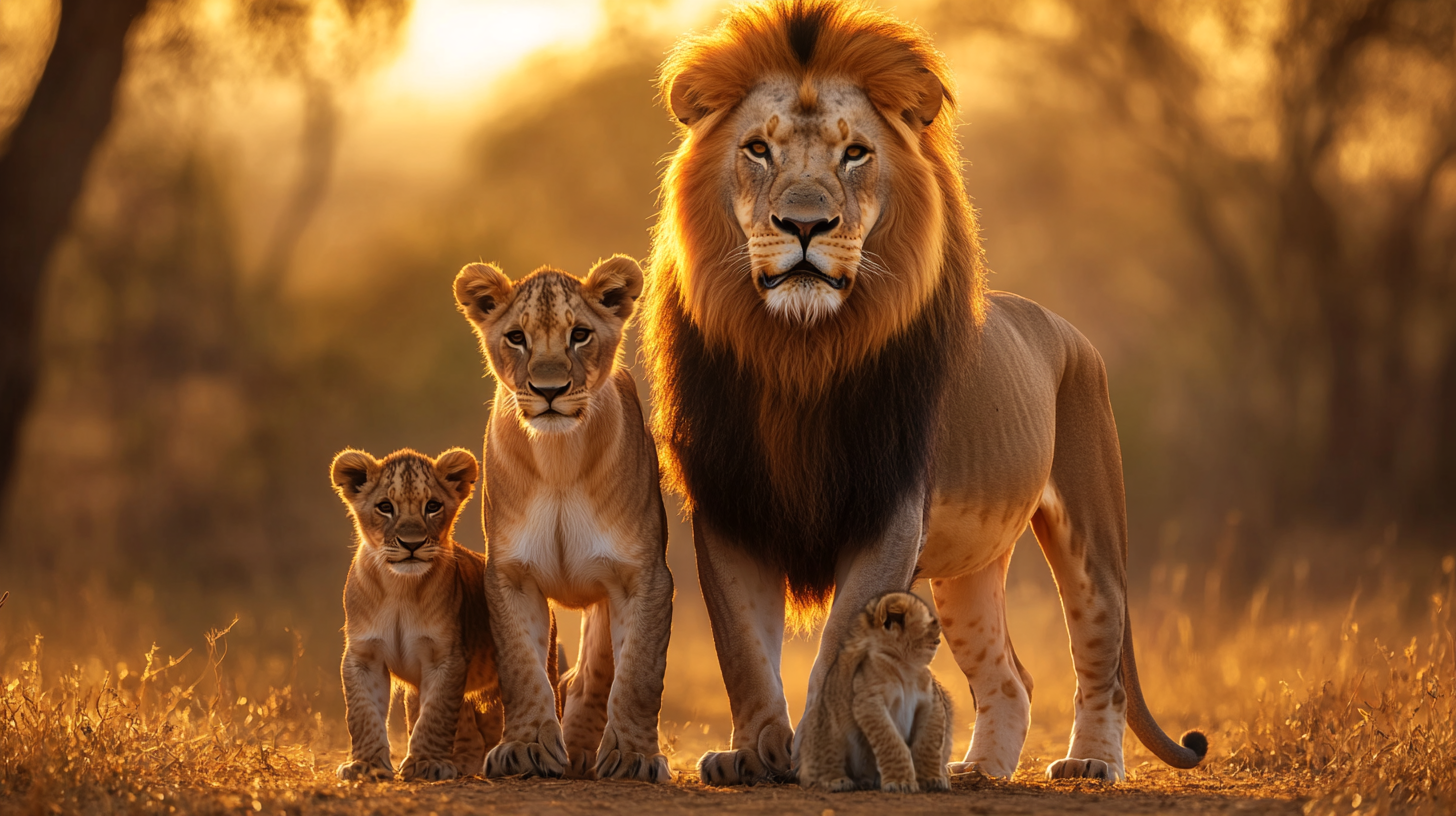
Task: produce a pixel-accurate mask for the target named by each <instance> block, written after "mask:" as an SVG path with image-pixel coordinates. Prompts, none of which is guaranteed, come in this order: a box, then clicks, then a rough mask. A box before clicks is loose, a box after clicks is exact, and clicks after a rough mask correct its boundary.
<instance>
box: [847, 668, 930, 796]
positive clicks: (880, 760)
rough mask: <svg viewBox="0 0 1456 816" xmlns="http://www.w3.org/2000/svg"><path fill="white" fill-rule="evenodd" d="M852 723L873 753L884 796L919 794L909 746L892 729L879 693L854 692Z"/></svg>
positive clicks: (865, 689)
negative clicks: (856, 726) (857, 727)
mask: <svg viewBox="0 0 1456 816" xmlns="http://www.w3.org/2000/svg"><path fill="white" fill-rule="evenodd" d="M856 686H858V684H856ZM854 722H855V724H856V725H858V726H859V730H860V732H861V733H863V734H864V736H865V741H866V742H868V743H869V744H870V750H872V751H874V754H875V764H876V765H877V766H878V767H879V769H880V790H882V791H884V792H886V793H914V792H916V791H918V790H919V789H920V788H919V786H918V785H917V784H916V783H915V761H914V760H913V759H912V758H911V756H910V746H908V745H906V744H905V740H904V739H903V738H901V736H900V730H899V729H898V728H896V727H895V721H894V720H893V719H892V718H891V717H890V711H889V709H887V708H886V707H885V698H884V695H883V694H882V693H880V691H879V689H872V688H856V689H855V695H854Z"/></svg>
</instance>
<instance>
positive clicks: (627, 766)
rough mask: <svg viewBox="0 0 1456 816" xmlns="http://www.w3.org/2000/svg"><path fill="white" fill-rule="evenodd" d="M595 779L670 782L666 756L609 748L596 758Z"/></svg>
mask: <svg viewBox="0 0 1456 816" xmlns="http://www.w3.org/2000/svg"><path fill="white" fill-rule="evenodd" d="M597 779H631V780H635V781H637V782H671V781H672V772H671V771H669V770H668V769H667V757H665V756H663V755H662V754H652V755H648V754H639V753H635V752H633V751H618V750H615V749H614V750H611V751H608V752H607V753H605V754H603V755H602V758H601V759H599V760H597Z"/></svg>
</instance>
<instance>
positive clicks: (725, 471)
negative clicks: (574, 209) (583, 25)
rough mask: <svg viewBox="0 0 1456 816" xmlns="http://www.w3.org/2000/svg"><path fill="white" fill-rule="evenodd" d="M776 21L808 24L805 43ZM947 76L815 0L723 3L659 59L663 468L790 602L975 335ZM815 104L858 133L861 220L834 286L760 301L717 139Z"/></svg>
mask: <svg viewBox="0 0 1456 816" xmlns="http://www.w3.org/2000/svg"><path fill="white" fill-rule="evenodd" d="M792 30H797V31H799V32H803V31H806V30H812V31H813V32H814V34H815V37H814V38H813V39H814V42H813V45H812V48H810V49H805V48H803V43H802V42H800V43H799V47H798V48H796V46H795V43H794V42H791V39H792V38H791V37H790V31H792ZM800 39H802V37H801V38H800ZM805 50H808V51H810V52H811V53H810V55H809V58H808V60H807V62H801V61H800V52H802V51H805ZM949 77H950V72H949V70H948V68H947V66H946V64H945V61H944V59H943V58H942V57H941V55H940V54H939V53H938V52H936V51H935V49H934V48H933V47H932V46H931V44H930V41H929V39H928V38H927V36H926V35H925V34H924V32H922V31H920V30H919V29H916V28H914V27H912V26H909V25H906V24H904V23H901V22H898V21H896V20H894V19H893V18H891V17H889V16H888V15H885V14H882V13H880V12H877V11H872V10H868V9H864V8H860V7H858V6H853V5H847V4H840V3H828V2H805V3H790V2H777V3H770V4H768V5H763V6H745V7H740V8H738V9H736V10H734V11H733V12H731V13H730V14H729V15H728V17H727V18H726V19H725V21H724V22H723V23H722V24H721V25H720V26H719V27H718V28H717V29H716V30H714V31H713V32H711V33H708V34H706V35H703V36H698V37H691V38H689V39H687V40H685V41H684V42H683V43H682V44H681V45H679V46H678V47H677V48H676V49H675V50H674V51H673V53H672V55H671V56H670V57H669V58H668V60H667V62H666V63H665V65H664V67H663V71H662V79H661V92H662V97H663V99H664V101H666V102H668V103H669V105H670V106H671V107H672V109H673V111H674V115H675V116H676V118H678V119H680V120H686V124H687V126H686V127H685V128H684V129H683V131H682V139H683V141H682V144H681V145H680V147H679V148H678V150H677V151H676V153H675V154H674V155H673V157H672V160H671V162H670V164H669V166H668V169H667V172H666V175H665V177H664V180H663V209H662V214H661V217H660V218H659V221H658V224H657V227H656V230H655V233H654V243H653V254H652V259H651V268H652V271H653V282H652V287H653V289H652V291H651V292H650V297H649V298H648V304H647V307H646V308H647V317H646V320H645V321H644V325H643V330H644V345H645V347H646V350H647V353H648V359H649V360H650V361H651V365H652V373H653V385H654V388H655V395H656V400H657V402H656V405H657V413H656V416H655V420H654V430H655V431H656V433H657V437H658V441H659V444H660V445H661V447H662V450H663V452H664V454H665V461H664V466H665V473H666V476H667V480H668V484H669V485H671V486H673V487H675V488H676V489H678V490H680V491H682V492H683V493H684V495H685V496H686V498H687V501H688V504H689V506H690V508H691V509H692V511H693V512H694V513H697V514H701V515H702V516H703V517H705V518H706V519H707V520H708V521H710V522H711V523H712V524H714V525H715V526H717V527H719V528H720V529H722V530H723V531H724V532H725V533H727V534H729V535H730V536H732V537H733V538H735V539H736V540H738V541H740V542H742V543H743V544H744V545H745V546H748V547H750V548H753V549H754V551H755V552H758V553H761V554H762V556H763V557H764V559H765V560H767V561H769V562H771V563H776V564H777V565H778V566H780V567H782V568H783V569H784V571H785V572H786V574H787V575H788V577H789V584H790V589H791V591H792V592H793V594H794V595H795V597H796V598H797V599H798V600H799V601H800V602H806V603H813V602H817V601H821V600H823V599H824V598H826V597H827V595H828V592H829V588H830V586H831V585H832V583H833V570H834V565H835V564H836V563H837V562H838V560H839V556H840V555H842V554H843V553H845V552H847V551H849V550H850V549H853V548H855V547H858V546H861V545H863V544H864V543H865V542H868V541H871V540H874V539H875V538H877V537H878V536H879V534H880V533H881V532H882V530H883V529H884V526H885V524H886V523H887V519H888V518H889V516H890V514H891V513H892V512H893V511H894V508H896V507H897V506H898V505H899V503H900V501H901V500H902V498H903V496H904V495H905V492H906V491H907V490H909V489H911V488H912V487H913V486H914V485H917V484H920V483H922V482H923V480H924V478H925V475H926V473H927V470H928V457H929V453H930V450H931V442H932V436H933V427H934V424H935V417H936V412H937V411H938V409H939V406H940V402H941V396H942V394H943V393H944V387H945V383H946V381H947V380H948V379H949V378H951V377H952V376H954V372H958V371H961V370H963V368H964V363H963V361H964V360H965V359H967V357H968V355H970V354H972V353H973V349H974V347H975V343H976V338H977V335H978V326H979V323H980V320H981V317H982V314H983V301H984V282H983V278H984V271H983V269H982V253H981V249H980V245H979V242H978V238H977V235H976V225H975V218H974V215H973V213H972V210H971V207H970V205H969V203H968V201H967V198H966V195H965V191H964V188H963V186H962V181H961V176H960V158H959V147H958V144H957V141H956V136H955V130H954V123H955V118H956V117H955V114H954V110H953V107H952V101H951V93H950V90H949V88H950V84H949ZM790 87H791V88H793V89H794V93H793V94H792V95H791V98H784V99H780V98H779V97H781V96H782V94H781V93H779V90H782V89H784V88H790ZM765 94H766V95H767V96H765ZM856 94H858V95H859V96H858V97H857V96H856ZM856 98H862V99H863V100H867V103H866V104H864V105H862V106H856V104H855V103H854V100H855V99H856ZM836 100H837V101H836ZM746 101H747V102H746ZM760 102H762V104H759V103H760ZM830 105H839V106H840V108H839V109H840V110H841V113H842V114H843V115H844V118H845V119H846V127H847V128H848V129H849V133H850V135H851V136H855V135H859V136H861V137H864V135H865V134H869V135H873V136H874V137H875V139H874V144H873V145H872V146H873V148H874V151H875V153H874V158H873V161H874V162H876V163H877V164H878V168H879V169H878V171H877V172H878V173H879V174H880V176H879V180H878V181H877V182H876V183H875V184H874V185H871V186H869V187H865V188H863V189H853V185H850V187H849V188H846V189H848V190H849V191H850V193H853V194H854V196H858V198H857V199H856V200H862V201H868V202H869V203H871V204H873V207H874V209H875V210H876V213H875V218H874V223H873V225H872V227H867V228H868V232H867V233H865V234H864V235H863V237H862V238H863V244H862V251H860V250H859V249H857V248H854V247H846V248H845V249H846V251H845V252H844V253H843V255H842V260H841V261H839V262H837V263H838V265H837V266H836V267H835V271H839V272H843V274H845V275H849V276H852V278H853V280H852V285H851V286H849V287H846V289H845V290H843V291H842V292H840V293H837V294H840V295H843V297H842V302H841V303H839V304H838V305H837V306H835V307H834V308H832V309H830V308H828V307H827V306H826V305H825V302H823V301H822V300H819V298H821V297H822V295H821V294H820V293H818V292H815V293H814V296H813V297H810V298H802V297H801V298H798V299H796V300H795V301H794V302H793V303H784V304H780V305H779V307H778V308H777V309H775V308H771V306H772V304H769V303H766V302H765V296H764V293H763V291H762V288H761V287H760V286H759V285H758V283H757V282H756V277H755V276H754V275H751V274H748V273H747V272H746V271H745V270H744V269H743V268H741V267H742V266H743V260H744V259H745V258H750V260H751V262H752V263H758V264H760V265H761V264H764V263H769V262H771V261H772V260H773V258H772V256H773V253H772V252H770V251H769V250H770V249H771V248H768V247H765V248H762V249H761V251H759V252H758V257H757V258H756V259H754V258H752V257H751V256H753V252H752V250H751V249H750V243H751V241H750V239H751V238H752V237H753V236H751V235H749V234H747V233H746V232H745V228H744V225H743V223H744V219H743V218H741V217H740V216H741V213H737V212H735V207H734V205H732V204H731V203H730V202H734V201H736V200H738V199H739V197H740V193H741V192H742V189H741V188H742V186H743V185H742V183H741V182H740V174H739V172H738V170H737V169H735V168H739V167H740V165H739V163H740V162H741V161H743V160H744V159H743V152H742V145H741V143H740V142H739V139H740V138H741V137H742V136H743V135H744V134H745V133H747V132H750V131H751V129H752V128H756V127H762V128H763V129H764V132H765V133H766V132H767V129H768V124H769V123H768V122H763V121H759V120H761V119H762V118H763V117H764V116H767V117H769V119H770V121H771V120H772V117H773V115H774V114H775V113H776V112H777V113H778V115H779V120H780V121H779V123H778V125H777V128H790V127H791V125H792V126H794V127H797V126H798V124H795V123H800V124H802V122H801V120H803V121H807V120H805V119H804V117H806V116H810V117H811V118H812V115H818V114H815V113H814V112H816V111H818V112H819V114H822V113H823V111H824V110H826V109H827V107H828V106H830ZM785 106H787V107H785ZM781 108H782V109H783V110H780V109H781ZM856 111H858V113H856ZM749 116H755V117H757V118H756V119H746V118H745V117H749ZM925 116H933V120H932V121H930V124H928V125H927V124H925V119H924V117H925ZM795 117H798V118H795ZM850 119H854V121H849V120H850ZM790 120H793V121H790ZM828 125H829V126H830V127H831V132H830V133H829V134H828V135H827V136H822V138H821V137H816V139H821V141H822V143H823V145H827V144H828V143H829V142H828V140H829V139H830V138H831V137H833V136H834V134H835V133H836V132H837V128H838V121H837V120H835V121H831V122H829V123H828ZM745 128H747V129H748V130H745ZM776 132H777V130H776ZM839 146H840V145H839V144H838V143H836V145H835V149H838V148H839ZM815 149H818V148H815ZM825 149H827V148H825ZM812 152H813V150H810V151H809V153H812ZM821 152H822V151H821ZM805 155H808V153H806V154H805ZM826 183H827V182H826ZM846 195H849V193H846ZM854 196H851V197H854ZM846 200H847V199H846ZM739 209H742V208H741V207H740V208H739ZM747 220H748V222H749V225H750V228H752V226H753V224H755V223H760V220H759V219H758V216H752V215H751V216H750V217H749V218H748V219H747ZM775 240H777V239H775ZM856 240H858V239H856ZM850 249H854V250H855V251H853V252H851V251H848V250H850ZM856 254H859V255H860V257H861V259H860V260H859V262H858V265H856V264H855V258H854V256H855V255H856ZM865 259H873V261H874V266H873V269H871V267H870V265H869V264H868V263H867V262H866V260H865ZM792 283H793V282H792V281H791V282H787V283H785V284H783V285H784V286H789V285H791V284H792ZM816 288H817V289H826V288H827V287H823V286H822V285H816ZM786 314H788V315H790V316H797V318H798V319H785V317H786Z"/></svg>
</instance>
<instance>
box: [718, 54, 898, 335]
mask: <svg viewBox="0 0 1456 816" xmlns="http://www.w3.org/2000/svg"><path fill="white" fill-rule="evenodd" d="M728 127H729V128H731V129H732V130H733V131H734V132H735V139H734V141H733V143H734V144H735V145H736V146H737V149H736V150H734V151H733V152H732V154H731V157H730V161H731V171H730V174H729V179H728V187H729V190H730V193H731V199H732V202H733V213H734V216H735V217H736V218H737V220H738V225H739V227H740V228H741V229H742V230H743V234H744V235H745V236H747V239H748V240H747V246H746V252H747V263H746V264H745V265H744V268H743V271H745V272H746V273H747V274H748V275H749V276H750V277H751V279H752V281H753V285H754V286H755V287H756V289H757V291H758V294H759V297H761V298H762V299H763V301H764V304H765V305H766V306H767V307H768V309H769V311H771V312H773V313H774V314H776V315H778V316H780V317H782V318H783V319H784V320H786V321H789V322H792V323H803V324H811V323H815V322H817V321H819V320H820V319H822V318H825V317H828V316H829V315H831V314H833V313H834V312H835V311H837V310H838V309H839V307H840V306H841V305H842V304H843V303H844V302H845V300H846V299H848V298H849V297H850V296H851V293H852V292H853V291H854V288H855V282H856V280H857V279H858V277H859V276H860V275H862V274H875V273H877V272H880V273H883V272H884V271H885V270H884V266H883V265H882V263H880V262H878V261H876V260H875V259H874V258H873V257H870V256H869V255H867V254H866V252H865V246H864V245H865V237H866V236H867V235H868V234H869V233H870V231H871V230H873V229H874V227H875V224H876V222H877V221H878V219H879V216H880V209H881V207H880V202H881V201H882V200H883V199H884V198H885V196H886V195H887V193H888V190H887V189H886V185H885V184H884V183H883V180H884V179H887V178H889V175H890V171H889V170H888V169H887V168H886V167H885V165H886V162H887V161H888V160H889V155H890V154H889V151H882V150H881V149H880V148H881V146H882V145H883V144H884V142H885V141H886V135H887V134H886V128H885V125H884V123H883V121H882V120H881V119H880V117H879V115H878V114H877V113H876V112H875V108H874V105H872V104H871V103H870V100H869V97H868V96H867V95H866V94H865V92H864V90H862V89H861V88H859V87H856V86H855V85H853V84H851V83H849V82H847V81H844V80H827V81H820V82H814V83H808V82H806V83H804V84H802V85H801V84H799V83H796V82H794V81H793V80H791V79H788V78H786V77H785V78H782V79H778V80H773V81H769V82H765V83H763V84H762V85H760V86H758V87H757V88H755V89H754V90H753V91H752V92H750V93H749V95H748V96H747V97H746V98H745V99H744V101H743V104H742V105H741V106H740V107H739V109H738V111H737V112H736V114H735V116H734V118H733V121H732V122H731V123H729V125H728Z"/></svg>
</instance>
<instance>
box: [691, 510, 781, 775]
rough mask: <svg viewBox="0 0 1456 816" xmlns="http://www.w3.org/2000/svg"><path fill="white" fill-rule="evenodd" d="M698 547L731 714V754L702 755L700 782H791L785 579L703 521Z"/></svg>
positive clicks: (697, 528)
mask: <svg viewBox="0 0 1456 816" xmlns="http://www.w3.org/2000/svg"><path fill="white" fill-rule="evenodd" d="M693 546H694V549H695V550H696V551H697V556H698V582H699V584H700V585H701V586H702V590H703V601H704V602H705V603H706V604H707V607H708V621H709V623H710V624H712V628H713V646H714V647H715V648H716V649H717V652H718V666H719V669H720V670H721V671H722V672H723V684H724V685H725V686H727V688H728V705H729V708H730V709H731V710H732V713H733V739H732V746H733V747H732V749H731V750H728V751H709V752H708V753H706V754H703V756H702V758H701V759H699V760H698V774H699V776H700V777H701V778H702V780H703V782H704V783H706V784H709V785H753V784H756V783H758V782H762V781H765V780H770V779H773V780H786V779H788V778H789V775H790V750H791V749H790V742H791V741H792V740H793V734H794V732H793V729H792V728H791V727H790V726H789V706H788V702H787V701H785V699H784V686H783V680H782V678H781V677H780V676H779V663H780V658H781V656H782V653H783V645H784V576H783V574H782V573H780V572H777V571H775V570H773V569H772V568H769V567H766V566H764V565H763V564H761V563H759V562H758V561H757V560H756V559H754V558H753V557H752V556H749V555H747V554H745V553H744V552H743V550H741V549H740V548H739V547H738V545H737V544H735V543H734V542H733V541H731V540H730V539H728V538H727V537H726V536H724V535H723V534H722V533H719V532H718V531H716V530H714V529H713V528H712V527H711V526H709V525H708V524H707V523H706V522H704V521H703V520H701V519H699V518H694V519H693Z"/></svg>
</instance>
